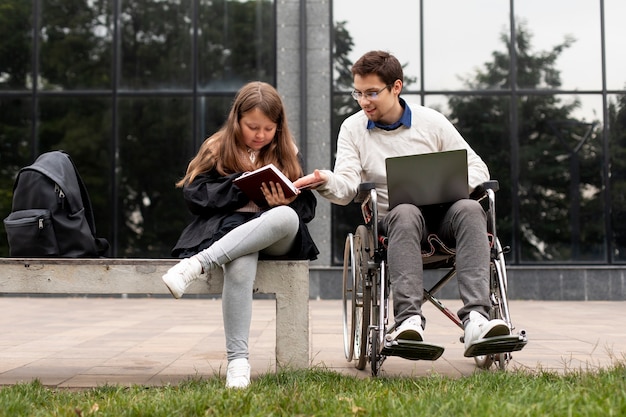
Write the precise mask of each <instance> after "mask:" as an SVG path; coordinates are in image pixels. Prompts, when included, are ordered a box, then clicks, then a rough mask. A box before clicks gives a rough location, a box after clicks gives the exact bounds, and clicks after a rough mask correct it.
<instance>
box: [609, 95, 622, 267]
mask: <svg viewBox="0 0 626 417" xmlns="http://www.w3.org/2000/svg"><path fill="white" fill-rule="evenodd" d="M608 124H609V136H610V137H609V143H610V144H611V145H610V153H609V155H610V160H611V162H610V165H609V166H610V171H611V172H610V185H609V186H610V192H611V211H610V212H611V225H612V231H613V241H612V242H611V243H612V246H613V254H612V255H613V260H614V261H616V262H626V222H625V221H624V219H626V94H622V95H619V96H611V97H610V98H609V120H608Z"/></svg>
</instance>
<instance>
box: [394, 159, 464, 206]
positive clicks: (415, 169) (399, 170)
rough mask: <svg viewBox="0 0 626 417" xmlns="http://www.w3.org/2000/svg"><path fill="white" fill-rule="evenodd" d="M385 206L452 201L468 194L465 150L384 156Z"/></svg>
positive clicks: (419, 204)
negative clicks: (386, 198) (385, 174)
mask: <svg viewBox="0 0 626 417" xmlns="http://www.w3.org/2000/svg"><path fill="white" fill-rule="evenodd" d="M385 164H386V168H387V188H388V190H389V209H390V210H391V209H392V208H394V207H395V206H397V205H398V204H403V203H409V204H414V205H416V206H418V207H422V206H430V205H433V204H444V203H453V202H455V201H457V200H461V199H463V198H468V197H469V191H468V185H467V150H466V149H461V150H456V151H445V152H434V153H425V154H420V155H408V156H399V157H392V158H387V159H386V160H385Z"/></svg>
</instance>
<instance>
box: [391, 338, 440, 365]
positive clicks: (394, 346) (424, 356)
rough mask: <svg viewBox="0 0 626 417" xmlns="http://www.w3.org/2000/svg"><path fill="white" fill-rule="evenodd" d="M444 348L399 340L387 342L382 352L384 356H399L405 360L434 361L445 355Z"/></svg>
mask: <svg viewBox="0 0 626 417" xmlns="http://www.w3.org/2000/svg"><path fill="white" fill-rule="evenodd" d="M443 351H444V347H443V346H439V345H432V344H430V343H426V342H417V341H415V340H404V339H398V340H394V341H385V345H384V347H383V350H382V352H381V353H382V355H384V356H399V357H401V358H404V359H410V360H413V361H416V360H426V361H434V360H437V359H439V357H440V356H441V355H442V354H443Z"/></svg>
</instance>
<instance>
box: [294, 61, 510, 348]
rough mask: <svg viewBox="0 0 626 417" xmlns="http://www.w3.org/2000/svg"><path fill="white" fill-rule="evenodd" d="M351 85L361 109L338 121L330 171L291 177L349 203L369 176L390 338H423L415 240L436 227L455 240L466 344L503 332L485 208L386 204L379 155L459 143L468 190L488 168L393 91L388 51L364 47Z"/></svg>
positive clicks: (395, 82)
mask: <svg viewBox="0 0 626 417" xmlns="http://www.w3.org/2000/svg"><path fill="white" fill-rule="evenodd" d="M352 75H353V77H354V91H353V92H352V96H353V97H354V99H355V100H357V101H358V102H359V105H360V106H361V111H359V112H358V113H356V114H354V115H352V116H350V117H348V118H347V119H346V120H345V121H344V122H343V124H342V126H341V129H340V131H339V137H338V140H337V158H336V163H335V169H334V171H329V170H316V171H315V172H314V173H313V174H310V175H307V176H306V177H304V178H302V179H300V180H298V181H297V182H296V185H298V184H307V183H311V182H314V181H323V184H322V185H320V186H318V188H317V191H318V192H319V193H320V195H322V196H323V197H325V198H327V199H329V200H330V201H331V202H333V203H336V204H341V205H346V204H348V203H350V202H351V201H352V200H353V199H354V197H355V196H356V194H357V189H358V186H359V184H360V183H361V182H374V183H375V184H376V190H377V194H378V212H379V216H380V217H381V218H382V219H381V220H380V223H379V230H380V231H381V233H382V234H385V235H386V236H387V237H388V249H387V260H388V265H389V279H390V283H391V291H392V296H393V304H394V305H393V307H394V317H395V330H393V332H392V333H391V334H390V335H391V337H392V338H395V339H409V340H416V341H424V330H423V329H424V325H425V323H426V320H425V318H424V317H423V315H422V308H421V304H422V297H423V265H422V257H421V244H422V243H423V242H424V241H425V238H426V237H427V236H428V234H430V233H436V234H437V235H438V236H439V237H440V238H442V239H443V240H444V241H446V242H450V243H451V244H453V245H454V247H456V251H457V253H456V266H457V277H458V283H459V292H460V294H461V299H462V301H463V307H462V308H461V309H460V310H459V311H458V316H459V318H460V319H461V321H462V322H463V323H464V327H465V349H466V351H467V349H468V347H470V345H472V344H473V343H475V342H477V341H479V340H483V339H484V338H488V337H494V336H504V335H509V334H510V329H509V328H508V326H507V325H506V323H505V322H504V321H502V320H491V321H489V320H488V312H489V308H490V302H489V279H488V277H489V250H490V249H489V242H488V238H487V223H486V215H485V212H484V211H483V209H482V207H481V206H480V204H479V203H478V202H477V201H475V200H472V199H463V200H459V201H457V202H455V203H453V204H448V205H445V206H442V207H441V211H439V212H429V213H424V212H422V210H420V208H418V207H416V206H414V205H410V204H400V205H398V206H396V207H395V208H393V209H392V210H390V211H388V192H387V191H388V190H387V179H386V168H385V159H386V158H388V157H395V156H403V155H413V154H421V153H430V152H440V151H449V150H457V149H466V150H467V154H468V182H469V184H468V185H469V189H470V191H472V190H473V189H474V188H475V187H476V186H478V185H480V184H482V183H483V182H485V181H487V180H489V170H488V169H487V166H486V165H485V163H484V162H483V161H482V159H481V158H480V157H479V156H478V155H477V154H476V153H475V152H474V151H473V150H472V148H471V147H470V146H469V145H468V143H467V142H466V141H465V140H464V139H463V137H461V135H460V134H459V132H458V131H457V130H456V129H455V128H454V126H453V125H452V124H451V123H450V122H449V121H448V120H447V119H446V118H445V117H444V116H443V115H442V114H440V113H438V112H436V111H434V110H431V109H428V108H425V107H422V106H419V105H415V104H409V103H407V102H405V101H404V100H403V99H402V98H400V93H401V91H402V86H403V71H402V66H401V64H400V62H399V61H398V60H397V59H396V58H395V57H394V56H393V55H390V54H389V53H387V52H383V51H371V52H368V53H366V54H365V55H363V56H362V57H361V58H360V59H359V60H358V61H357V62H356V63H355V64H354V65H353V66H352Z"/></svg>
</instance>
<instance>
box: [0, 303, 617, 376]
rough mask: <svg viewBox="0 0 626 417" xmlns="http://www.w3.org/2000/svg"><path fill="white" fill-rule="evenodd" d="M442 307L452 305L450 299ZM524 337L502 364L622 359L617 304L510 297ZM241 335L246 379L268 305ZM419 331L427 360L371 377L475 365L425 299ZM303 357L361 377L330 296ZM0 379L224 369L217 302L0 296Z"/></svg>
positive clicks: (269, 343) (270, 362)
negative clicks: (430, 350)
mask: <svg viewBox="0 0 626 417" xmlns="http://www.w3.org/2000/svg"><path fill="white" fill-rule="evenodd" d="M446 304H448V306H449V307H450V308H451V309H452V310H453V311H456V309H457V308H458V307H459V301H456V300H450V301H446ZM510 309H511V315H512V318H513V321H514V324H515V325H516V327H517V329H518V330H519V329H525V330H526V331H527V333H528V337H529V343H528V345H527V346H526V347H525V348H524V349H523V350H522V351H520V352H515V353H514V355H513V361H512V362H511V364H510V365H509V370H510V371H515V370H517V369H528V370H550V371H557V372H566V371H570V370H579V369H584V370H589V369H597V368H598V367H605V366H609V365H611V364H613V363H615V362H616V361H621V362H623V361H624V360H626V332H625V331H624V329H623V326H622V325H621V322H622V318H623V317H624V316H625V315H626V302H591V301H589V302H565V301H554V302H546V301H515V300H514V301H511V302H510ZM253 311H254V317H253V324H252V330H251V335H250V362H251V365H252V368H253V376H254V375H258V374H259V373H267V372H273V371H274V365H275V364H274V349H275V302H274V301H273V300H256V301H255V302H254V310H253ZM425 315H426V316H427V318H428V326H427V329H426V337H427V339H428V340H430V341H432V342H433V343H437V344H441V345H443V346H444V347H445V348H446V351H445V352H444V354H443V356H442V357H441V358H439V359H438V360H437V361H435V362H429V361H409V360H405V359H401V358H397V357H391V358H388V359H387V361H386V362H385V363H384V365H383V368H382V371H381V374H380V375H381V376H395V375H404V376H406V375H410V376H426V375H430V374H441V375H447V376H452V377H459V376H463V375H469V374H471V373H472V372H475V371H476V367H475V366H474V361H473V360H472V359H469V358H464V357H463V346H462V344H461V343H460V342H459V336H460V335H461V331H460V329H458V328H457V327H456V326H455V325H454V324H453V323H452V322H451V321H449V319H448V318H446V317H445V316H444V315H443V314H441V313H440V312H439V311H437V310H435V308H434V307H433V306H432V305H430V304H428V305H426V306H425ZM310 317H311V322H310V325H311V356H312V357H311V363H312V365H313V366H318V367H324V368H328V369H332V370H336V371H339V372H342V373H345V374H350V375H357V376H361V377H369V376H370V371H369V365H368V367H367V368H366V370H364V371H358V370H356V369H355V368H354V366H353V364H351V363H348V362H346V360H345V358H344V354H343V336H342V334H343V333H342V319H341V301H340V300H322V301H315V300H312V301H311V302H310ZM0 329H1V331H0V385H8V384H15V383H18V382H25V381H31V380H33V379H39V380H40V381H41V382H42V383H43V384H44V385H47V386H54V387H71V388H81V387H93V386H99V385H104V384H123V385H131V384H143V385H155V386H156V385H163V384H168V383H171V384H175V383H177V382H179V381H182V380H185V379H188V378H190V377H206V376H211V375H214V374H216V373H219V374H220V375H224V373H225V367H226V360H225V354H224V336H223V329H222V313H221V301H220V300H209V299H204V300H198V299H184V298H183V299H182V300H173V299H165V298H142V299H119V298H117V299H112V298H21V297H0Z"/></svg>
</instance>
